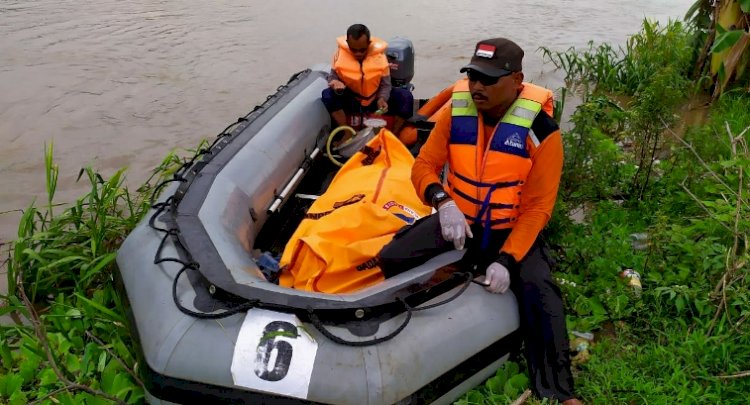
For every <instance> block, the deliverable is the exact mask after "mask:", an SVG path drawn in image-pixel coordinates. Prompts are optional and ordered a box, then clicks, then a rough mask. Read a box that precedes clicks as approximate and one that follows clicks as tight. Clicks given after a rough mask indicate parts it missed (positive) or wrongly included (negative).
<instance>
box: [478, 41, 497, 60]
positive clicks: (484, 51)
mask: <svg viewBox="0 0 750 405" xmlns="http://www.w3.org/2000/svg"><path fill="white" fill-rule="evenodd" d="M495 49H497V48H495V45H490V44H479V46H477V51H476V52H475V55H477V56H481V57H483V58H492V57H493V56H495Z"/></svg>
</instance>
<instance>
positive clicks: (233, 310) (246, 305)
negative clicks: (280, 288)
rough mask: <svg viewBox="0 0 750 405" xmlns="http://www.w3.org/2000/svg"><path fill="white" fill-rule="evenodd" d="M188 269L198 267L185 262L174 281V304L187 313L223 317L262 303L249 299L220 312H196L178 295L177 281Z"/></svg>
mask: <svg viewBox="0 0 750 405" xmlns="http://www.w3.org/2000/svg"><path fill="white" fill-rule="evenodd" d="M187 269H191V270H196V269H197V268H195V267H192V264H184V265H183V266H182V268H181V269H180V271H178V272H177V275H176V276H175V277H174V282H172V299H173V300H174V304H175V305H176V306H177V309H179V310H180V312H182V313H183V314H185V315H189V316H192V317H195V318H198V319H223V318H226V317H228V316H232V315H235V314H238V313H240V312H246V311H247V310H249V309H252V308H255V307H256V306H257V305H258V304H260V300H249V301H247V302H245V303H242V304H241V305H238V306H236V307H234V308H230V309H228V310H226V311H224V312H219V313H209V312H196V311H193V310H191V309H188V308H186V307H185V306H184V305H182V303H181V302H180V299H179V298H178V297H177V281H178V280H179V279H180V276H181V275H182V273H184V272H185V270H187Z"/></svg>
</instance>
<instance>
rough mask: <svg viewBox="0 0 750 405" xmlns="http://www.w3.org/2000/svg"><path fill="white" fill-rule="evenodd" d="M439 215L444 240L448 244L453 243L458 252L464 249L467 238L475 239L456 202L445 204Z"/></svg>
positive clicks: (439, 209) (439, 210) (441, 207)
mask: <svg viewBox="0 0 750 405" xmlns="http://www.w3.org/2000/svg"><path fill="white" fill-rule="evenodd" d="M438 214H439V215H440V228H442V231H443V238H445V240H447V241H448V242H453V246H454V247H455V248H456V250H461V249H463V248H464V242H466V236H468V237H470V238H473V237H474V235H472V234H471V229H470V228H469V224H468V223H467V222H466V218H464V213H463V212H461V210H459V209H458V207H457V206H456V203H455V201H453V200H450V201H446V202H444V203H443V204H442V205H441V206H440V208H438Z"/></svg>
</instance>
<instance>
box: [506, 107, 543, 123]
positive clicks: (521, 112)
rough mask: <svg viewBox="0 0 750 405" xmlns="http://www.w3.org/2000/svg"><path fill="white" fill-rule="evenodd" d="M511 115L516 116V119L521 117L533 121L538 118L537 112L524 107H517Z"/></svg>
mask: <svg viewBox="0 0 750 405" xmlns="http://www.w3.org/2000/svg"><path fill="white" fill-rule="evenodd" d="M511 114H513V115H515V116H516V117H521V118H525V119H527V120H532V121H533V120H534V118H536V114H537V112H536V111H531V110H529V109H527V108H523V107H516V108H514V109H513V112H511Z"/></svg>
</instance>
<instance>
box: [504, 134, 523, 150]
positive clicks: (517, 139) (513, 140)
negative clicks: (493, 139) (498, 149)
mask: <svg viewBox="0 0 750 405" xmlns="http://www.w3.org/2000/svg"><path fill="white" fill-rule="evenodd" d="M503 145H505V146H510V147H511V148H516V149H523V141H522V140H521V135H518V132H514V133H513V134H512V135H511V136H509V137H508V139H506V140H505V142H503Z"/></svg>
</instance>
